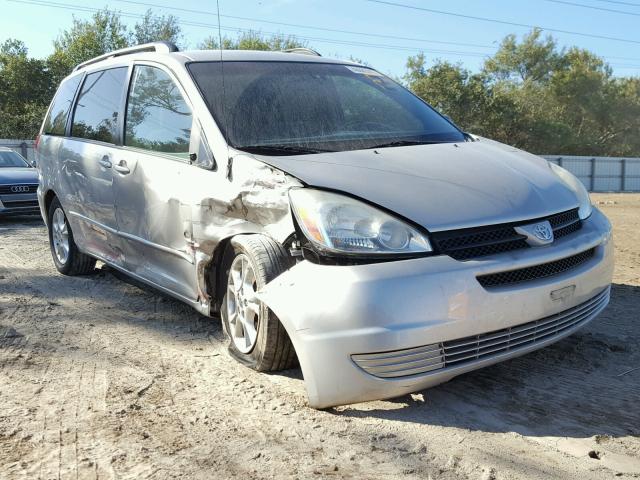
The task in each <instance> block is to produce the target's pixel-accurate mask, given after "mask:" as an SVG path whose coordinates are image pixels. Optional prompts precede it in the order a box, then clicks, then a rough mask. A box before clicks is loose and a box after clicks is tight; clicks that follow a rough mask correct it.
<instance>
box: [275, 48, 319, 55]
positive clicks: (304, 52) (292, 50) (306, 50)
mask: <svg viewBox="0 0 640 480" xmlns="http://www.w3.org/2000/svg"><path fill="white" fill-rule="evenodd" d="M282 51H283V52H284V53H300V54H302V55H314V56H316V57H321V56H322V55H320V54H319V53H318V52H316V51H315V50H312V49H310V48H306V47H296V48H287V49H286V50H282Z"/></svg>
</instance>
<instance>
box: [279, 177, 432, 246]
mask: <svg viewBox="0 0 640 480" xmlns="http://www.w3.org/2000/svg"><path fill="white" fill-rule="evenodd" d="M289 198H290V199H291V205H292V206H293V212H294V214H295V216H296V219H297V220H298V224H299V225H300V228H301V229H302V231H303V233H304V234H305V236H306V237H307V238H308V239H309V241H310V242H312V243H313V244H315V245H316V246H318V247H320V248H322V249H325V250H330V251H333V252H339V253H352V254H370V255H378V254H416V253H426V252H430V251H431V245H430V243H429V240H428V239H427V238H426V236H425V235H423V234H422V233H421V232H419V231H418V230H417V229H416V228H414V227H412V226H410V225H407V224H406V223H405V222H403V221H401V220H398V219H397V218H394V217H392V216H391V215H389V214H387V213H385V212H383V211H381V210H378V209H377V208H374V207H372V206H370V205H367V204H366V203H364V202H361V201H358V200H355V199H353V198H351V197H347V196H346V195H339V194H337V193H332V192H326V191H323V190H314V189H311V188H293V189H291V190H290V191H289Z"/></svg>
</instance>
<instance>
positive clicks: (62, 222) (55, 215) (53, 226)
mask: <svg viewBox="0 0 640 480" xmlns="http://www.w3.org/2000/svg"><path fill="white" fill-rule="evenodd" d="M47 223H48V227H49V246H50V247H51V256H52V257H53V263H54V264H55V266H56V269H57V270H58V271H59V272H60V273H62V274H63V275H85V274H87V273H90V272H92V271H93V269H94V268H95V266H96V261H95V259H93V258H91V257H90V256H88V255H85V254H84V253H82V252H81V251H80V250H78V246H77V245H76V242H75V241H74V240H73V232H72V231H71V227H70V226H69V222H68V220H67V216H66V214H65V213H64V210H63V209H62V205H60V201H59V200H58V199H57V198H54V199H53V201H52V202H51V205H50V207H49V218H48V222H47Z"/></svg>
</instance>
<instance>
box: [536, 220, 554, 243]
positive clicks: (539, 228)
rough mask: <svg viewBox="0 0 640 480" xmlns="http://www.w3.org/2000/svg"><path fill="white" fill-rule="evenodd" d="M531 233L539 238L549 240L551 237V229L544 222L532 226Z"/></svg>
mask: <svg viewBox="0 0 640 480" xmlns="http://www.w3.org/2000/svg"><path fill="white" fill-rule="evenodd" d="M533 234H534V235H535V236H536V237H538V238H539V239H540V240H544V241H545V242H546V241H549V240H551V239H552V238H553V230H551V228H549V225H547V224H546V223H539V224H537V225H536V226H535V227H534V228H533Z"/></svg>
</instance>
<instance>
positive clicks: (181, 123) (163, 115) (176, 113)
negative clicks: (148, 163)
mask: <svg viewBox="0 0 640 480" xmlns="http://www.w3.org/2000/svg"><path fill="white" fill-rule="evenodd" d="M191 124H192V116H191V109H190V108H189V105H187V103H186V102H185V101H184V98H183V97H182V94H181V93H180V90H179V89H178V87H177V85H176V84H175V83H174V82H173V80H172V79H171V78H170V77H169V75H167V74H166V73H165V72H164V71H163V70H161V69H159V68H155V67H148V66H145V65H138V66H136V67H135V68H134V71H133V80H132V82H131V87H130V88H129V98H128V100H127V116H126V120H125V139H124V144H125V145H129V146H132V147H138V148H144V149H145V150H152V151H154V152H162V153H168V154H172V155H177V156H180V157H184V158H186V157H187V156H188V154H189V139H190V138H191Z"/></svg>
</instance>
